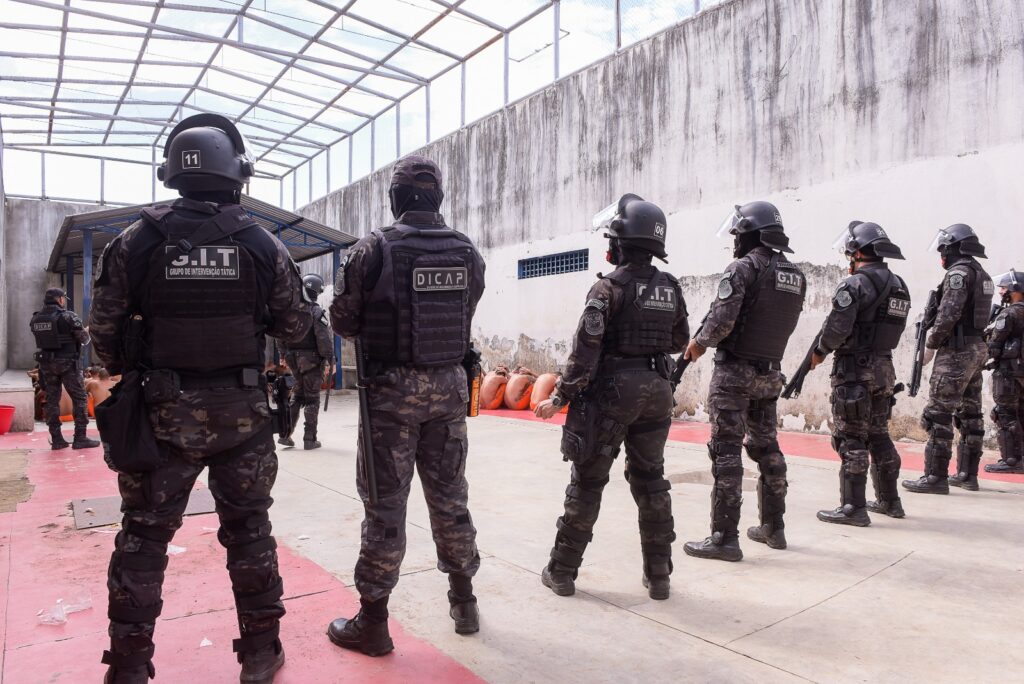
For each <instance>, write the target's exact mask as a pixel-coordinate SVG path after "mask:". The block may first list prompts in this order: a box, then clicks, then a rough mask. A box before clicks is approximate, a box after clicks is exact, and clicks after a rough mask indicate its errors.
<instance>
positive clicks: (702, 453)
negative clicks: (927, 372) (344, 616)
mask: <svg viewBox="0 0 1024 684" xmlns="http://www.w3.org/2000/svg"><path fill="white" fill-rule="evenodd" d="M356 408H357V407H356V403H355V400H354V397H353V396H351V395H349V396H337V397H333V398H332V401H331V408H330V411H329V412H328V413H327V414H321V415H322V422H321V441H322V442H323V443H324V444H325V447H324V448H323V449H321V450H319V451H315V452H306V451H302V450H294V449H290V450H283V451H281V452H280V461H281V468H280V475H279V478H278V482H277V486H276V488H275V492H274V497H275V500H276V504H275V506H274V508H273V509H272V517H273V521H274V530H275V534H277V535H278V539H279V540H281V541H283V542H284V543H285V544H287V545H288V546H289V547H290V548H291V549H293V550H294V551H295V552H297V553H298V554H300V555H302V556H305V557H307V558H309V559H311V560H312V561H314V562H315V563H317V564H319V565H320V566H322V567H323V568H324V569H326V570H327V571H328V572H330V573H331V574H333V575H334V576H335V577H336V578H338V579H339V580H341V581H343V582H344V583H345V584H346V585H351V583H352V569H353V567H354V564H355V559H356V555H357V552H358V548H359V523H360V520H361V518H362V506H361V504H360V502H359V500H358V497H357V495H356V492H355V485H354V473H355V441H356V416H357V410H356ZM469 423H470V460H469V466H468V477H469V480H470V485H471V497H470V508H471V510H472V513H473V518H474V521H475V524H476V526H477V528H478V530H479V539H478V542H479V546H480V550H481V554H482V556H483V557H484V560H483V564H482V567H481V570H480V573H479V575H478V576H477V581H476V587H477V595H478V597H479V599H480V608H481V612H482V629H481V632H480V633H479V634H478V635H476V636H472V637H459V636H457V635H455V634H454V633H453V632H452V628H451V621H450V620H449V619H448V617H447V603H446V600H445V591H446V590H447V582H446V580H445V577H444V575H442V574H441V573H439V572H436V571H435V570H434V568H435V558H434V548H433V543H432V541H431V537H430V532H429V526H428V522H427V513H426V509H425V506H424V504H423V500H422V493H421V491H420V489H419V487H418V484H417V485H414V489H413V493H412V496H411V499H410V509H409V526H408V538H409V550H408V554H407V556H406V559H405V563H404V566H403V569H402V571H403V572H402V575H403V576H402V579H401V581H400V583H399V585H398V587H397V589H396V591H395V593H394V595H393V597H392V600H391V604H390V607H391V610H392V616H393V617H394V618H395V619H397V620H398V621H399V622H400V623H402V624H403V625H404V627H405V628H406V629H407V630H408V631H410V632H411V633H412V634H414V635H416V636H418V637H420V638H422V639H424V640H426V641H428V642H430V643H432V644H433V645H435V646H436V647H437V648H439V649H440V650H442V651H443V652H445V653H447V654H448V655H449V656H450V657H452V658H453V659H455V660H457V661H459V662H461V663H462V664H463V665H465V666H466V667H468V668H470V669H471V670H472V671H473V672H475V673H476V674H478V675H479V676H480V677H482V678H484V679H486V680H488V681H491V682H627V681H646V682H654V681H659V682H660V681H713V682H746V681H750V682H755V681H756V682H774V681H799V680H804V681H816V682H861V681H870V682H887V681H892V682H895V681H901V682H902V681H929V682H947V681H948V682H954V681H967V680H973V681H1000V682H1003V681H1011V680H1015V679H1016V680H1017V681H1021V678H1024V675H1022V672H1024V651H1022V649H1021V647H1020V644H1021V640H1020V632H1021V624H1020V620H1021V614H1022V610H1021V609H1022V606H1024V526H1022V525H1021V522H1020V521H1021V514H1022V507H1024V485H1021V484H1015V483H1007V482H993V481H983V483H982V488H983V490H982V491H981V492H978V493H965V492H962V491H959V490H954V492H953V493H952V494H951V495H950V496H945V497H943V496H929V495H914V494H907V495H906V496H904V505H905V508H906V509H907V514H908V517H907V518H906V519H904V520H892V519H890V518H886V517H882V516H875V517H874V518H873V520H874V522H873V524H872V526H871V527H868V528H850V527H840V526H832V525H827V524H824V523H820V522H818V521H817V520H816V519H815V517H814V513H815V511H817V510H818V509H820V508H825V507H833V506H835V505H836V503H837V499H838V485H837V471H838V462H833V461H828V460H821V458H820V457H819V458H817V459H812V458H804V457H799V456H792V457H791V458H790V465H789V480H790V490H789V491H790V494H789V513H788V515H787V529H786V532H787V537H788V539H789V544H790V548H789V550H787V551H773V550H770V549H768V548H766V547H764V546H761V545H759V544H755V543H753V542H750V541H748V540H746V539H745V538H744V539H743V540H742V542H741V543H742V546H743V550H744V554H745V559H744V560H743V561H742V562H741V563H724V562H720V561H707V560H698V559H693V558H689V557H687V556H685V555H684V554H683V553H682V548H681V545H682V542H684V541H687V540H691V539H700V538H703V537H704V536H706V535H707V533H708V521H709V495H710V488H709V486H708V485H707V484H703V483H701V482H702V481H704V480H706V479H707V478H705V477H703V476H702V474H703V473H705V472H706V471H707V469H708V460H707V455H706V450H705V448H704V446H703V445H702V444H688V443H680V442H674V443H670V444H669V446H668V448H667V451H666V462H667V467H666V470H667V473H668V475H669V477H670V479H672V480H673V481H674V482H676V484H674V487H673V490H672V497H673V500H674V501H673V502H674V515H675V520H676V528H677V533H678V535H679V540H678V542H677V544H676V554H675V574H674V575H673V594H672V597H671V598H670V599H669V600H668V601H660V602H656V601H652V600H650V599H648V598H647V595H646V592H645V590H644V589H643V587H642V586H641V584H640V577H641V561H640V545H639V538H638V534H637V530H636V522H635V521H636V509H635V506H634V504H633V501H632V499H631V497H630V495H629V491H628V487H627V486H626V483H625V482H624V480H622V478H621V477H619V476H618V473H619V472H621V471H619V470H618V468H616V469H615V470H614V471H613V478H612V481H611V483H610V484H609V486H608V487H607V488H606V490H605V497H604V501H603V504H602V515H601V520H600V521H599V523H598V525H597V528H596V530H595V539H594V542H593V543H592V544H591V546H590V548H589V549H588V553H587V555H586V558H585V564H584V567H583V568H582V569H581V572H580V576H579V579H578V580H577V594H576V596H574V597H570V598H561V597H557V596H555V595H553V594H552V593H551V592H550V591H548V590H547V589H545V588H544V587H543V586H542V585H541V583H540V578H539V572H540V570H541V568H542V566H543V565H544V563H545V562H546V559H547V554H548V550H549V549H550V547H551V543H552V537H553V534H554V531H555V518H556V517H557V516H558V515H559V514H560V512H561V501H562V497H563V492H564V489H565V485H566V483H567V481H568V465H567V464H565V463H563V462H562V460H561V457H560V455H559V453H558V443H559V435H560V428H558V427H557V426H555V425H547V424H542V423H536V422H528V421H523V420H515V419H508V418H500V417H493V416H481V417H479V418H474V419H470V421H469ZM822 439H825V438H822ZM826 443H827V442H826ZM748 465H749V464H748ZM752 474H753V473H752V472H751V473H748V475H752ZM918 474H919V473H915V472H907V473H906V475H907V476H908V477H917V476H918ZM745 498H746V500H745V502H744V511H743V515H744V517H743V520H742V521H741V526H742V528H743V529H745V527H746V526H747V525H748V524H754V522H755V520H756V497H755V496H754V495H753V492H752V491H748V492H747V493H746V497H745ZM300 537H302V538H300ZM306 537H308V538H306Z"/></svg>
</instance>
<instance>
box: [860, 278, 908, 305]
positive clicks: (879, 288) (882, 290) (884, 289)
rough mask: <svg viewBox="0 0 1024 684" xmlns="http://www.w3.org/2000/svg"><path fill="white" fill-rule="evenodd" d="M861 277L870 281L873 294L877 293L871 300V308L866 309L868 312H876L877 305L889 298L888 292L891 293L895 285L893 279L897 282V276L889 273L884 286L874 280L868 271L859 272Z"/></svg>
mask: <svg viewBox="0 0 1024 684" xmlns="http://www.w3.org/2000/svg"><path fill="white" fill-rule="evenodd" d="M861 275H863V276H866V277H867V279H868V280H869V281H871V285H872V286H873V287H874V288H875V292H877V293H878V295H877V296H876V297H875V298H874V299H873V300H871V306H869V307H868V310H869V311H877V310H878V305H879V304H880V303H881V302H882V301H883V300H885V298H886V297H888V296H889V293H890V292H892V288H893V286H894V285H895V283H894V282H893V279H894V278H896V279H897V280H898V279H899V276H897V275H895V274H894V273H893V272H892V271H890V272H889V278H888V279H887V280H886V282H885V284H884V285H882V284H881V283H879V282H878V281H877V280H875V278H874V276H872V275H871V272H870V271H861Z"/></svg>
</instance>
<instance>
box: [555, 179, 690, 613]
mask: <svg viewBox="0 0 1024 684" xmlns="http://www.w3.org/2000/svg"><path fill="white" fill-rule="evenodd" d="M602 215H604V217H603V216H602ZM602 218H607V222H606V224H605V226H604V227H605V228H607V231H608V232H607V233H605V237H607V238H609V239H610V245H609V247H610V248H609V252H608V260H609V261H610V262H611V263H612V264H614V265H615V266H617V267H618V268H616V269H615V270H614V271H612V272H611V273H610V274H608V275H607V276H601V275H600V274H598V281H597V283H595V284H594V286H593V287H592V288H590V292H589V293H588V294H587V304H586V307H585V308H584V309H583V315H582V317H581V318H580V323H579V327H578V328H577V330H576V339H575V341H574V343H573V349H572V353H571V354H570V356H569V362H568V364H567V365H566V369H565V373H564V374H563V375H562V377H561V378H560V379H559V381H558V383H557V385H556V387H555V392H554V393H553V394H552V397H551V398H550V399H549V400H547V401H544V402H541V403H540V404H539V405H538V406H537V408H536V414H537V415H538V416H540V417H541V418H545V419H547V418H550V417H551V416H553V415H554V414H555V413H557V412H558V410H559V409H560V408H561V407H562V406H564V405H565V404H566V403H567V402H571V403H570V404H569V415H568V416H567V417H566V422H565V427H564V428H563V432H562V457H563V458H564V459H565V460H567V461H571V462H572V471H571V475H570V482H569V486H568V488H567V489H566V490H565V503H564V506H565V512H564V514H563V515H562V516H561V517H560V518H558V521H557V528H558V532H557V533H556V534H555V545H554V547H553V548H552V549H551V559H550V560H549V561H548V564H547V565H546V566H545V567H544V569H543V571H542V573H541V581H542V582H543V583H544V586H546V587H549V588H550V589H551V590H552V591H553V592H554V593H556V594H558V595H559V596H569V595H571V594H573V593H575V591H576V587H575V582H574V580H575V579H576V576H577V573H578V571H579V568H580V565H581V564H582V562H583V552H584V551H585V550H586V548H587V544H588V543H589V542H590V540H591V539H593V536H594V535H593V530H594V525H595V524H596V523H597V516H598V512H599V511H600V508H601V494H602V492H603V490H604V487H605V485H606V484H608V473H609V471H610V470H611V467H612V464H613V463H614V461H615V458H616V457H617V456H618V455H619V448H620V446H621V445H622V444H623V443H625V446H626V472H625V474H626V479H627V480H628V481H629V489H630V492H631V493H632V494H633V500H634V501H636V505H637V508H638V509H639V511H640V518H639V526H640V548H641V550H642V551H643V558H644V567H643V583H644V586H646V587H647V589H648V593H649V595H650V597H651V598H653V599H659V600H660V599H667V598H668V596H669V575H671V573H672V542H673V541H675V538H676V534H675V526H674V522H673V519H672V498H671V496H670V495H669V489H670V488H671V484H670V483H669V481H668V480H666V479H665V455H664V450H665V440H666V439H668V432H669V428H670V427H671V423H672V405H673V401H672V385H671V383H670V382H669V376H670V370H669V365H670V364H669V357H668V354H670V353H673V352H681V351H682V350H683V349H684V348H685V347H686V343H687V341H688V340H689V339H690V329H689V326H688V323H687V318H686V302H685V301H684V300H683V291H682V288H681V287H680V285H679V281H678V280H676V279H675V278H674V277H673V276H672V275H670V274H668V273H665V272H663V271H659V270H658V269H657V268H655V267H654V266H653V265H652V263H651V261H652V257H658V258H659V259H663V260H664V259H666V258H667V256H668V255H667V254H666V252H665V226H666V220H665V214H664V212H662V210H661V209H659V208H658V207H657V206H656V205H654V204H652V203H650V202H645V201H644V200H642V199H641V198H640V197H638V196H636V195H623V197H622V199H620V200H619V201H618V202H617V203H616V204H614V205H612V206H611V207H609V208H608V209H607V210H605V211H604V212H602V213H601V214H598V216H597V217H595V219H596V220H595V222H597V223H599V226H598V227H601V226H600V223H601V222H602Z"/></svg>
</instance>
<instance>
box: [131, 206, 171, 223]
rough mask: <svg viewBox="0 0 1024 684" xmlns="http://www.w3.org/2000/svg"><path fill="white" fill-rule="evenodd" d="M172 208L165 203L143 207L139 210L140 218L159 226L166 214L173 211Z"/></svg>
mask: <svg viewBox="0 0 1024 684" xmlns="http://www.w3.org/2000/svg"><path fill="white" fill-rule="evenodd" d="M173 211H174V209H173V208H171V207H169V206H167V205H165V204H160V205H157V206H155V207H145V208H144V209H143V210H142V211H141V212H139V213H140V214H141V215H142V218H143V219H145V220H147V221H149V223H150V224H152V225H154V226H157V227H159V226H160V223H161V222H163V220H164V219H165V218H167V215H168V214H170V213H171V212H173Z"/></svg>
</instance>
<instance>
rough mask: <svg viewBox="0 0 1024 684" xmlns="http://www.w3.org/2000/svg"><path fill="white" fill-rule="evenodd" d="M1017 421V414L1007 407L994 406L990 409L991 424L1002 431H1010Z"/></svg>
mask: <svg viewBox="0 0 1024 684" xmlns="http://www.w3.org/2000/svg"><path fill="white" fill-rule="evenodd" d="M1019 420H1020V418H1019V417H1018V416H1017V412H1016V411H1015V410H1014V409H1012V408H1010V407H1008V406H996V407H995V408H993V409H992V422H993V423H995V424H996V427H999V428H1002V429H1003V430H1009V429H1012V428H1013V427H1014V425H1016V424H1018V422H1019Z"/></svg>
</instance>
